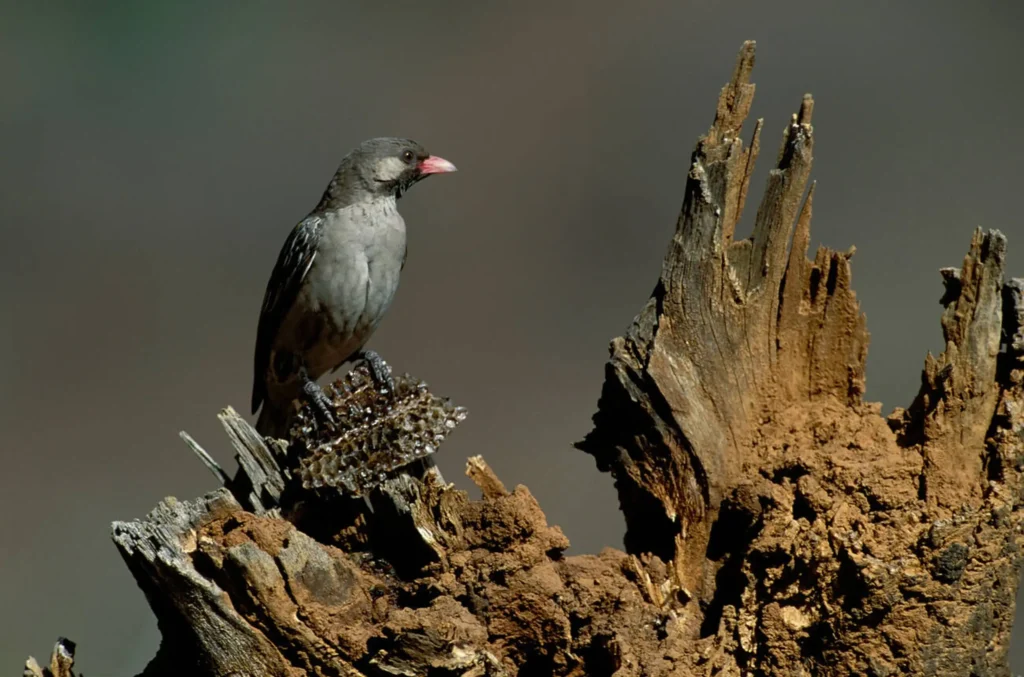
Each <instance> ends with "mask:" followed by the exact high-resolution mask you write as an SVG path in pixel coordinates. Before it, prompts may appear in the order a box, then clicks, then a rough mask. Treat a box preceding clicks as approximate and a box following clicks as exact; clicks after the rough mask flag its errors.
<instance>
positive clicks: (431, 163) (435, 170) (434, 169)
mask: <svg viewBox="0 0 1024 677" xmlns="http://www.w3.org/2000/svg"><path fill="white" fill-rule="evenodd" d="M418 168H419V170H420V174H444V173H446V172H454V171H456V169H455V165H453V164H452V163H451V162H448V161H447V160H445V159H444V158H443V157H437V156H436V155H431V156H429V157H426V158H424V159H423V160H420V163H419V165H418Z"/></svg>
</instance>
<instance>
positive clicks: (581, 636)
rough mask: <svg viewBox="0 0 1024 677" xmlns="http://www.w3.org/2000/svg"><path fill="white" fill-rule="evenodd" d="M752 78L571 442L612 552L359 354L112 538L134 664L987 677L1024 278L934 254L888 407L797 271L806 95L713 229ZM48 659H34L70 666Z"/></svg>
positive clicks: (750, 54)
mask: <svg viewBox="0 0 1024 677" xmlns="http://www.w3.org/2000/svg"><path fill="white" fill-rule="evenodd" d="M753 63H754V45H753V43H747V44H745V45H744V47H743V49H742V51H741V53H740V56H739V59H738V62H737V66H736V70H735V73H734V75H733V78H732V81H731V82H730V83H729V84H728V85H726V87H725V88H724V89H723V90H722V94H721V97H720V99H719V103H718V109H717V112H716V115H715V119H714V123H713V125H712V127H711V129H710V131H709V132H708V133H707V134H706V135H705V136H704V137H702V138H701V139H700V140H699V142H698V144H697V148H696V150H695V151H694V153H693V157H692V162H691V165H690V171H689V175H688V177H687V180H686V188H685V194H684V197H683V206H682V211H681V213H680V216H679V222H678V225H677V229H676V233H675V235H674V237H673V239H672V242H671V244H670V246H669V251H668V253H667V255H666V257H665V262H664V265H663V268H662V271H661V276H660V279H659V281H658V283H657V285H656V287H655V290H654V293H653V295H652V296H651V299H650V300H649V301H648V303H647V304H646V306H644V308H643V309H642V310H641V312H640V313H639V315H637V317H636V318H635V320H634V321H633V323H632V325H631V326H630V327H629V329H628V331H627V333H626V335H625V336H623V337H621V338H617V339H615V340H614V341H613V342H612V347H611V360H610V361H609V363H608V367H607V374H606V381H605V385H604V389H603V392H602V394H601V398H600V402H599V409H598V412H597V414H596V415H595V417H594V423H595V425H594V430H593V431H592V432H591V433H590V434H589V435H588V436H587V437H586V439H585V440H584V441H582V442H580V443H579V445H578V446H579V448H581V449H582V450H584V451H585V452H587V453H589V454H591V455H593V456H594V458H595V459H596V461H597V464H598V466H599V467H600V468H601V469H602V470H605V471H608V472H610V473H612V475H613V476H614V478H615V483H616V487H617V489H618V492H619V497H620V502H621V506H622V510H623V512H624V513H625V515H626V521H627V528H628V531H627V534H626V550H627V552H620V551H617V550H613V549H607V550H605V551H604V552H602V553H600V554H598V555H580V556H573V557H567V556H564V555H563V554H562V553H563V551H564V550H565V549H566V548H567V546H568V540H567V539H566V537H565V536H564V535H563V533H562V532H561V531H560V530H559V529H558V528H557V527H553V526H549V525H548V524H547V522H546V520H545V517H544V514H543V512H542V511H541V509H540V506H538V505H537V503H536V501H535V500H534V499H533V497H532V496H531V495H530V493H529V491H528V490H527V489H526V488H525V487H522V486H519V487H515V488H514V489H512V490H511V491H510V490H508V489H507V488H506V487H505V486H504V485H503V484H502V482H501V481H500V480H499V479H498V478H497V477H495V476H494V474H493V473H492V472H491V471H490V469H489V468H488V467H487V465H486V463H484V461H483V460H482V459H481V458H480V457H475V458H473V459H470V462H469V464H468V468H467V474H468V475H469V476H470V477H471V478H472V479H473V481H474V482H475V483H476V484H477V486H478V487H479V488H480V490H481V494H482V497H481V498H480V499H479V500H471V499H470V498H469V497H468V495H467V494H466V493H465V492H462V491H458V490H456V489H454V488H453V487H452V486H451V485H448V484H446V483H445V482H444V481H443V479H442V478H441V477H440V475H439V474H438V473H437V472H436V469H434V468H433V467H432V463H431V462H430V454H431V453H432V452H433V451H434V450H435V449H436V446H437V444H438V443H440V441H441V440H442V439H443V437H444V435H446V434H447V433H448V432H449V431H450V430H451V429H452V428H454V427H455V425H456V424H457V423H458V421H459V420H461V417H462V416H464V412H462V410H460V409H456V408H453V407H451V405H449V404H447V402H445V401H443V400H440V399H438V398H435V397H433V396H432V395H430V393H429V391H427V390H426V388H425V386H422V384H416V383H415V382H414V381H411V380H410V379H408V378H407V377H406V378H404V379H400V383H399V390H401V391H402V393H403V394H402V399H401V400H400V402H398V403H394V402H392V403H388V402H382V401H380V399H379V398H378V397H377V396H376V395H374V393H373V392H371V391H368V390H367V389H366V386H365V383H366V374H365V373H361V372H359V371H358V370H357V371H356V372H353V373H352V374H350V375H349V376H348V377H347V378H346V380H345V381H344V382H339V384H338V385H337V387H336V388H335V390H333V391H332V396H333V397H335V398H336V404H337V405H338V411H339V417H340V418H341V419H343V420H345V421H347V424H346V426H347V427H345V428H343V430H344V431H345V432H344V433H343V434H341V436H340V437H338V436H333V437H332V436H331V435H330V434H327V433H325V432H324V431H317V430H315V429H313V428H312V427H310V426H309V425H306V424H300V425H299V426H297V428H296V429H295V430H294V437H293V440H292V441H291V443H290V444H284V443H280V442H276V441H270V442H268V441H265V440H262V439H261V438H260V437H259V436H258V435H256V434H255V432H254V431H253V430H252V429H251V428H250V427H249V426H248V424H247V423H245V421H243V420H242V419H241V418H240V417H238V416H237V415H236V414H234V412H232V411H230V410H228V411H226V412H224V413H223V414H222V421H223V422H224V424H225V427H226V429H227V430H228V432H229V434H230V437H231V440H232V442H233V444H234V445H235V449H236V451H237V454H238V458H239V471H238V474H237V475H236V477H234V478H228V476H227V475H226V474H225V473H224V472H223V471H222V470H221V469H220V468H219V467H217V465H216V463H214V462H213V461H212V459H210V458H209V456H208V455H206V454H205V452H203V451H202V450H201V449H200V448H199V447H198V445H196V444H195V443H194V442H193V441H191V438H188V439H187V440H186V441H188V442H190V445H191V446H193V448H194V450H196V452H197V453H199V454H200V456H201V457H203V458H204V462H206V463H207V464H208V465H209V466H210V467H211V469H213V470H214V472H215V473H216V474H217V475H218V477H220V478H222V479H223V480H224V483H225V487H224V488H223V489H220V490H218V491H215V492H213V493H211V494H209V495H207V496H205V497H203V498H201V499H198V500H195V501H187V502H178V501H175V500H174V499H166V500H165V501H163V502H162V503H161V504H160V505H159V506H158V507H157V508H156V509H155V510H154V511H153V512H152V513H150V514H149V515H148V516H147V517H146V518H144V519H141V520H137V521H133V522H118V523H115V525H114V540H115V543H116V544H117V547H118V548H119V549H120V551H121V553H122V554H123V556H124V558H125V561H126V562H127V564H128V566H129V567H130V569H131V571H132V573H133V575H134V576H135V578H136V580H137V581H138V583H139V585H140V587H141V588H142V590H143V592H144V593H145V594H146V597H147V599H148V600H149V603H150V606H151V607H152V608H153V611H154V613H155V614H156V616H157V618H158V621H159V626H160V630H161V633H162V635H163V642H162V644H161V647H160V650H159V652H158V653H157V655H156V657H155V658H154V659H153V661H152V662H151V663H150V664H149V666H148V667H147V668H146V670H145V671H144V672H143V675H144V676H145V677H156V676H163V675H183V674H188V675H218V676H226V675H252V676H257V675H287V676H291V677H300V676H302V675H367V676H370V675H374V676H379V675H430V676H431V677H435V676H443V675H453V676H454V675H463V676H466V677H469V676H474V675H476V676H482V675H574V676H582V675H596V676H601V675H608V676H611V675H614V676H616V677H627V676H632V675H637V676H639V675H650V676H661V675H737V676H738V675H876V676H879V677H881V676H883V675H895V674H914V675H964V676H967V675H973V676H979V677H980V676H989V675H1008V669H1007V665H1006V654H1007V646H1008V642H1009V637H1010V629H1011V624H1012V620H1013V615H1014V596H1015V592H1016V589H1017V581H1018V576H1019V573H1020V566H1021V551H1020V542H1021V536H1020V531H1021V516H1022V511H1021V509H1020V505H1021V496H1022V489H1024V481H1022V475H1021V471H1022V468H1024V453H1022V452H1024V394H1022V381H1024V282H1022V281H1020V280H1012V281H1010V282H1005V283H1004V279H1003V262H1004V253H1005V247H1006V242H1005V238H1004V237H1003V236H1002V234H1000V233H999V232H997V231H990V232H988V233H982V232H981V231H980V230H979V231H976V232H975V233H974V236H973V239H972V240H971V243H970V249H969V251H968V254H967V256H966V257H965V259H964V261H963V264H962V266H961V267H960V268H956V269H954V268H947V269H943V271H942V274H943V278H944V281H945V296H944V297H943V298H942V304H943V305H944V307H945V310H944V312H943V314H942V331H943V333H944V336H945V340H946V347H945V350H944V351H943V352H942V354H941V355H939V356H938V357H933V356H931V355H928V357H927V358H926V360H925V368H924V373H923V376H922V384H921V390H920V393H919V394H918V396H917V398H916V399H915V400H914V402H913V403H912V404H911V405H910V406H909V407H908V408H906V409H905V410H897V411H896V412H895V413H894V414H893V415H891V416H889V417H888V418H883V417H882V416H881V415H880V411H881V408H880V405H878V404H872V403H865V402H864V401H863V399H862V397H863V393H864V360H865V356H866V351H867V345H868V333H867V329H866V324H865V319H864V315H863V314H862V313H861V311H860V308H859V305H858V303H857V300H856V298H855V296H854V293H853V291H852V289H851V287H850V257H851V256H852V254H853V251H852V250H851V251H849V252H846V253H839V252H834V251H832V250H829V249H826V248H821V249H819V250H818V251H817V253H816V255H815V257H814V259H813V261H812V260H809V259H808V258H807V249H808V244H809V241H810V222H811V207H812V201H813V194H814V188H813V185H812V186H811V187H810V189H809V190H808V180H809V175H810V170H811V162H812V150H813V145H814V135H813V131H812V128H811V114H812V110H813V101H812V100H811V98H810V97H809V96H808V97H805V99H804V101H803V103H802V105H801V107H800V111H799V113H798V114H796V115H794V116H793V119H792V121H791V122H790V124H789V125H788V126H787V128H786V131H785V134H784V138H783V141H782V145H781V148H780V150H779V153H778V157H777V159H776V164H775V168H774V169H773V170H772V171H771V174H770V177H769V180H768V186H767V190H766V192H765V196H764V199H763V200H762V202H761V205H760V207H759V208H758V212H757V218H756V224H755V226H754V232H753V235H752V236H751V237H750V238H748V239H745V240H735V238H734V233H735V228H736V223H737V221H738V220H739V217H740V214H741V212H742V210H743V207H744V202H745V199H746V195H747V190H748V186H749V182H750V177H751V174H752V171H753V166H754V161H755V160H756V158H757V155H758V150H759V136H760V131H761V126H762V125H761V122H760V121H758V122H757V124H756V125H755V126H754V130H753V135H752V141H751V144H750V146H749V147H745V146H744V144H743V141H742V140H741V138H740V135H741V129H742V126H743V124H744V121H745V119H746V117H747V114H748V112H749V110H750V106H751V102H752V100H753V95H754V86H753V84H751V83H750V81H749V80H750V73H751V69H752V67H753ZM346 417H347V418H346ZM305 420H306V419H305V418H303V416H302V415H300V422H301V421H305ZM610 537H611V535H610ZM69 645H70V643H68V642H65V641H62V642H60V643H58V646H57V652H56V654H55V657H54V659H53V661H52V666H51V668H48V669H47V670H43V669H42V668H40V667H39V666H38V665H36V664H35V662H34V661H32V662H31V665H30V666H29V667H28V668H27V670H26V674H27V675H32V676H35V677H39V675H42V674H44V673H45V674H53V675H55V676H56V675H60V677H68V676H70V675H71V674H72V673H71V664H70V658H71V657H72V655H73V645H70V647H71V648H70V653H69V648H68V647H69Z"/></svg>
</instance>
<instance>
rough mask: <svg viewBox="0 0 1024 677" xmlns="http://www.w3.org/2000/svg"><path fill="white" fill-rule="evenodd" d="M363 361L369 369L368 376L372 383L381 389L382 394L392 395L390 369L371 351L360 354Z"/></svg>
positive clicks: (392, 380) (392, 381) (392, 383)
mask: <svg viewBox="0 0 1024 677" xmlns="http://www.w3.org/2000/svg"><path fill="white" fill-rule="evenodd" d="M362 357H363V361H364V362H366V366H368V367H369V368H370V375H371V376H373V380H374V382H376V384H377V386H378V387H379V388H381V390H382V391H384V392H383V394H385V395H394V392H395V381H394V379H392V378H391V367H389V366H388V363H387V362H385V361H384V358H382V357H381V356H380V355H378V354H377V353H376V352H374V351H372V350H365V351H363V354H362Z"/></svg>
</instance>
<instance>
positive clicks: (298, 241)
mask: <svg viewBox="0 0 1024 677" xmlns="http://www.w3.org/2000/svg"><path fill="white" fill-rule="evenodd" d="M322 232H323V219H321V218H320V217H319V216H310V217H307V218H306V219H304V220H303V221H301V222H300V223H299V224H298V225H297V226H295V228H294V229H293V230H292V232H291V234H290V235H289V236H288V239H287V240H285V242H284V246H283V247H281V253H280V254H279V255H278V257H277V264H276V265H275V266H274V272H272V273H271V274H270V282H268V283H267V291H266V293H265V294H264V295H263V308H262V309H260V322H259V326H258V328H257V329H256V354H255V359H254V361H253V382H252V413H254V414H255V413H256V410H257V409H259V408H260V404H261V403H262V402H263V398H264V397H265V396H266V383H265V381H264V379H265V378H266V373H267V365H268V363H269V361H270V351H271V349H272V348H273V345H274V339H275V338H276V337H277V331H278V329H280V327H281V323H282V322H283V321H284V317H285V315H286V314H287V313H288V311H289V310H291V307H292V304H293V303H294V302H295V297H296V296H297V295H298V293H299V289H300V288H301V287H302V281H303V280H304V279H305V277H306V274H307V273H308V272H309V268H310V266H312V265H313V259H314V258H316V250H317V246H318V245H319V244H320V237H321V234H322Z"/></svg>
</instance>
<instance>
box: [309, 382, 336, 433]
mask: <svg viewBox="0 0 1024 677" xmlns="http://www.w3.org/2000/svg"><path fill="white" fill-rule="evenodd" d="M302 392H303V394H304V395H305V396H306V399H307V400H308V401H309V404H310V405H311V406H312V408H313V417H314V419H315V420H317V421H319V423H321V424H322V425H324V426H325V427H327V428H334V427H336V425H337V423H336V421H335V420H334V414H333V413H332V411H331V410H332V409H334V405H333V404H332V403H331V400H330V398H328V397H327V395H326V394H324V390H323V388H321V387H320V386H319V385H318V384H317V382H316V381H314V380H312V379H310V378H306V379H304V382H303V384H302Z"/></svg>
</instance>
